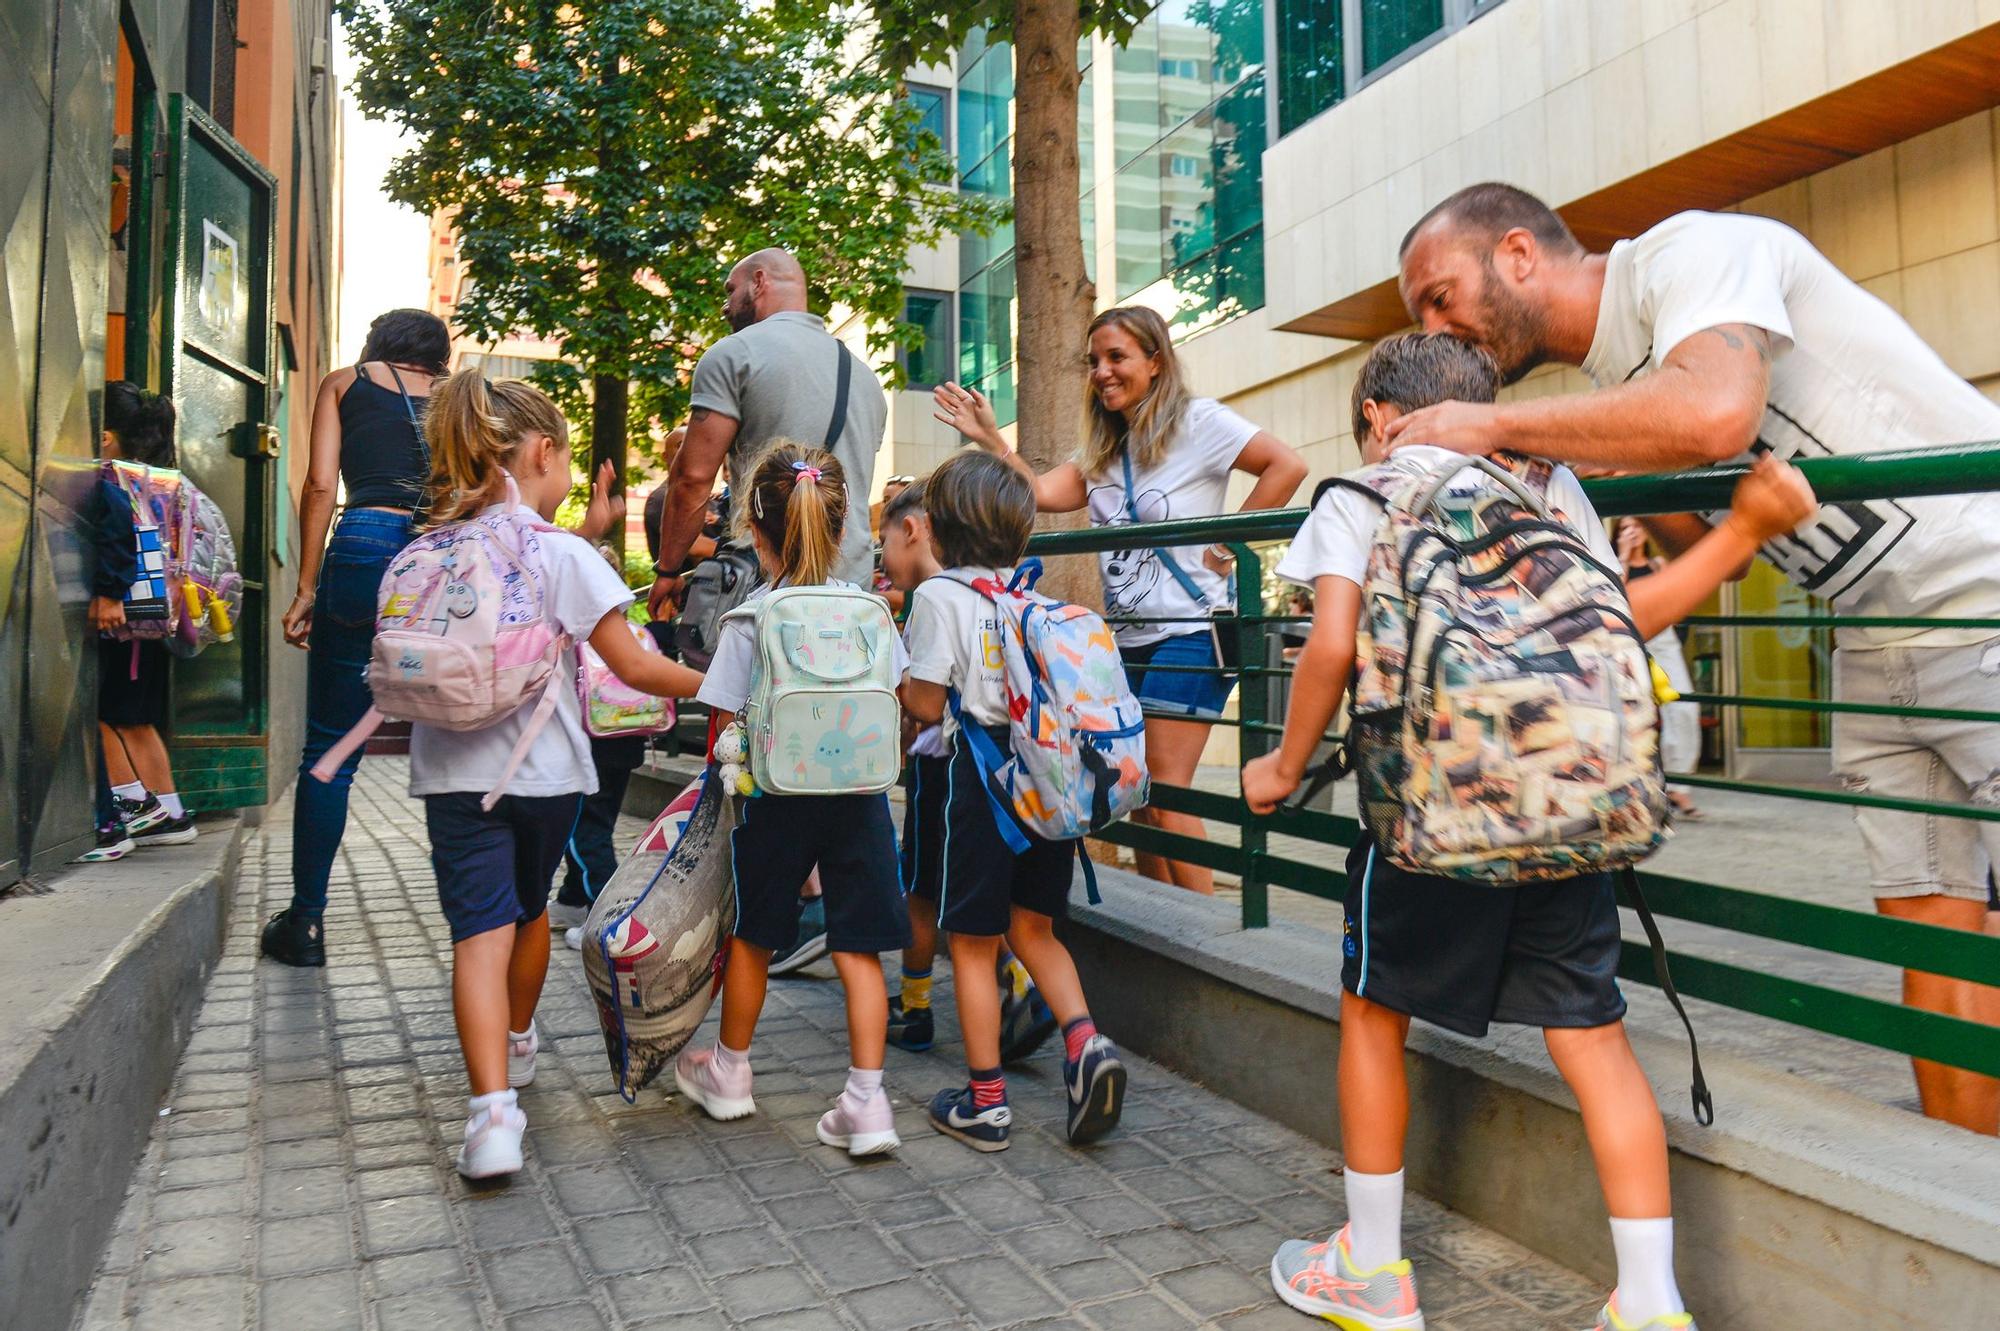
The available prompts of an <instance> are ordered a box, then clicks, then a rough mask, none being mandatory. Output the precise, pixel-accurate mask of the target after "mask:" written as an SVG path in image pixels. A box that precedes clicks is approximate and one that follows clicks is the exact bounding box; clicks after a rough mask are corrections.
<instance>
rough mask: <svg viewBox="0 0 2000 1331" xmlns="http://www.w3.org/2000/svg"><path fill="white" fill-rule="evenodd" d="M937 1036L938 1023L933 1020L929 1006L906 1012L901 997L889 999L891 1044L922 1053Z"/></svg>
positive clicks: (914, 1052) (915, 1052)
mask: <svg viewBox="0 0 2000 1331" xmlns="http://www.w3.org/2000/svg"><path fill="white" fill-rule="evenodd" d="M936 1038H937V1033H936V1025H935V1023H934V1022H932V1020H931V1010H930V1009H929V1008H927V1007H920V1008H918V1009H917V1010H916V1011H915V1012H905V1011H903V1000H902V999H901V998H900V997H899V998H892V999H890V1000H889V1043H890V1044H892V1045H895V1046H896V1048H898V1049H907V1050H909V1051H910V1052H911V1053H913V1054H921V1053H923V1052H924V1050H926V1049H929V1048H930V1047H931V1043H932V1041H933V1040H935V1039H936Z"/></svg>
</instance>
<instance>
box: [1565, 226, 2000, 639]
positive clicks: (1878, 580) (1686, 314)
mask: <svg viewBox="0 0 2000 1331" xmlns="http://www.w3.org/2000/svg"><path fill="white" fill-rule="evenodd" d="M1722 324H1750V325H1753V326H1755V327H1758V328H1762V329H1764V330H1765V331H1766V332H1768V333H1769V334H1770V335H1771V351H1772V355H1773V360H1772V364H1771V387H1770V395H1769V398H1768V400H1767V405H1766V407H1765V410H1764V419H1763V423H1762V424H1761V425H1760V426H1759V428H1758V431H1757V439H1758V442H1757V448H1758V450H1759V451H1763V450H1769V451H1771V452H1774V453H1776V454H1777V456H1779V457H1781V458H1812V457H1825V456H1828V455H1829V454H1840V455H1845V454H1854V453H1883V452H1890V451H1894V450H1898V449H1906V448H1927V447H1933V446H1936V445H1942V444H1963V443H1975V442H1979V441H1983V440H1988V439H2000V404H1996V403H1994V402H1992V401H1991V400H1989V399H1988V398H1987V397H1986V396H1985V395H1984V394H1982V393H1981V392H1980V391H1979V390H1978V389H1976V388H1974V387H1973V386H1972V385H1971V384H1969V383H1967V382H1966V381H1965V380H1964V379H1962V378H1960V377H1959V376H1958V375H1956V374H1954V373H1953V372H1952V370H1951V367H1949V366H1948V365H1946V364H1945V363H1944V361H1943V360H1942V359H1941V358H1940V357H1939V356H1938V354H1937V352H1935V351H1933V350H1932V349H1931V348H1930V346H1929V345H1927V344H1926V343H1925V342H1924V340H1923V339H1922V338H1920V337H1918V336H1917V334H1916V332H1915V331H1914V330H1912V329H1911V327H1910V326H1909V324H1907V323H1906V322H1904V320H1903V317H1902V316H1901V315H1899V314H1897V313H1896V312H1895V311H1894V310H1892V309H1891V308H1889V306H1887V305H1886V304H1884V303H1883V302H1882V301H1880V300H1878V299H1877V298H1876V297H1874V296H1872V295H1870V294H1869V293H1868V292H1867V291H1865V290H1863V289H1862V288H1861V287H1860V286H1858V285H1856V284H1855V283H1854V282H1852V281H1850V280H1849V279H1848V278H1847V277H1846V276H1845V275H1844V274H1842V273H1841V272H1840V270H1839V269H1837V268H1835V267H1834V266H1833V264H1832V263H1830V262H1829V261H1828V260H1827V258H1826V256H1825V255H1823V254H1821V253H1820V252H1819V251H1818V250H1816V249H1814V248H1813V247H1812V244H1811V243H1810V242H1809V241H1807V240H1806V238H1805V237H1804V236H1801V235H1800V234H1799V233H1798V232H1796V231H1794V230H1792V229H1791V228H1790V227H1788V226H1785V225H1784V224H1782V223H1780V222H1774V221H1771V220H1770V219H1768V218H1763V217H1748V216H1739V215H1736V214H1729V213H1699V212H1689V213H1681V214H1679V215H1677V216H1674V217H1670V218H1668V219H1667V220H1666V221H1664V222H1662V223H1660V224H1659V225H1658V226H1656V227H1654V228H1653V229H1652V230H1650V231H1647V232H1645V233H1644V234H1643V235H1641V236H1639V237H1638V238H1637V239H1634V240H1623V241H1620V242H1618V244H1616V245H1614V246H1613V247H1612V249H1611V253H1610V255H1609V256H1608V257H1607V260H1606V266H1605V273H1604V296H1603V299H1602V301H1601V302H1600V304H1599V306H1598V312H1597V333H1596V338H1595V340H1594V341H1593V342H1592V343H1591V347H1590V353H1589V355H1588V356H1587V357H1586V358H1585V359H1584V363H1583V368H1584V370H1585V372H1586V373H1588V374H1589V375H1590V377H1591V378H1592V379H1593V380H1594V381H1595V382H1596V383H1597V384H1599V385H1600V386H1606V385H1611V384H1619V383H1624V382H1626V381H1627V380H1629V379H1634V378H1637V377H1638V376H1640V375H1643V374H1650V373H1651V372H1652V371H1654V370H1656V369H1658V368H1659V367H1660V363H1661V362H1662V361H1663V360H1664V359H1665V358H1666V356H1667V353H1669V352H1670V351H1672V350H1673V349H1674V348H1675V347H1676V346H1678V345H1680V343H1681V342H1683V341H1685V340H1686V339H1687V338H1688V337H1690V336H1692V335H1694V334H1696V333H1699V332H1701V331H1702V330H1703V329H1706V328H1714V327H1717V326H1719V325H1722ZM1763 554H1764V556H1765V558H1767V559H1769V560H1770V561H1771V562H1772V563H1774V564H1776V565H1777V566H1778V567H1779V568H1781V569H1783V570H1784V571H1785V572H1786V573H1787V574H1788V575H1789V576H1790V577H1791V579H1792V580H1793V581H1794V582H1796V583H1797V584H1798V585H1799V586H1801V587H1803V588H1804V589H1805V590H1807V591H1809V592H1812V593H1813V594H1814V595H1817V596H1822V597H1825V598H1827V599H1829V600H1831V601H1833V602H1834V603H1835V605H1836V606H1837V607H1838V608H1839V609H1840V610H1841V611H1842V612H1843V613H1847V614H1858V615H1901V616H1910V615H1932V616H1946V617H1953V618H1958V617H1966V618H1982V617H1983V618H1991V617H1994V616H2000V495H1994V494H1968V495H1944V496H1937V497H1931V498H1921V499H1875V500H1869V501H1867V502H1865V503H1854V504H1838V505H1835V504H1829V505H1826V506H1824V507H1822V508H1821V509H1820V511H1819V514H1818V516H1817V517H1816V518H1814V519H1813V521H1812V522H1811V523H1809V524H1808V525H1807V526H1806V527H1805V528H1803V529H1802V530H1801V531H1800V532H1798V533H1797V534H1795V535H1791V536H1783V537H1779V538H1778V539H1777V540H1775V541H1771V542H1769V543H1767V544H1766V545H1765V546H1764V550H1763ZM1990 636H1992V635H1991V633H1990V631H1986V630H1978V629H1972V630H1953V629H1875V630H1869V629H1842V630H1841V631H1840V645H1841V646H1842V647H1846V648H1858V647H1882V646H1888V645H1890V644H1892V643H1909V644H1922V645H1931V646H1949V645H1953V644H1957V643H1967V642H1981V641H1984V640H1985V639H1986V638H1988V637H1990Z"/></svg>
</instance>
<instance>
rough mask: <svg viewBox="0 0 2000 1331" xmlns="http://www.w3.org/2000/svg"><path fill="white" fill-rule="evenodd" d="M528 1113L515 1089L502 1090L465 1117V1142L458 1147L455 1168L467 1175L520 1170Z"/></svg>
mask: <svg viewBox="0 0 2000 1331" xmlns="http://www.w3.org/2000/svg"><path fill="white" fill-rule="evenodd" d="M527 1131H528V1116H527V1115H526V1114H524V1113H522V1112H521V1107H520V1105H519V1103H518V1102H517V1100H516V1097H515V1095H514V1092H512V1091H502V1092H500V1093H499V1094H498V1095H496V1096H495V1097H494V1098H493V1100H492V1102H491V1103H489V1104H488V1105H487V1106H486V1107H485V1108H484V1109H481V1110H477V1111H475V1112H474V1113H473V1115H472V1116H471V1117H470V1118H468V1119H466V1120H465V1144H464V1145H463V1146H461V1147H459V1148H458V1172H459V1173H461V1174H463V1175H465V1177H467V1178H497V1177H499V1176H500V1175H502V1174H518V1173H520V1172H521V1138H522V1136H523V1135H525V1134H526V1133H527Z"/></svg>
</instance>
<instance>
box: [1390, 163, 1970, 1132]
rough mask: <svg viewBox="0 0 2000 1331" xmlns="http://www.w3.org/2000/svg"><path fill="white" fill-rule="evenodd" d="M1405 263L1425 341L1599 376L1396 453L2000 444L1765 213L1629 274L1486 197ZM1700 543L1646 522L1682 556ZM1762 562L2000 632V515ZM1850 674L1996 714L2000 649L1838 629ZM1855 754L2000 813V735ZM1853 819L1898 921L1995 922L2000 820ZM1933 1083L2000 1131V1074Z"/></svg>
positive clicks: (1507, 366) (1907, 526)
mask: <svg viewBox="0 0 2000 1331" xmlns="http://www.w3.org/2000/svg"><path fill="white" fill-rule="evenodd" d="M1402 255H1403V263H1402V292H1403V299H1404V303H1405V304H1406V305H1407V306H1408V307H1409V309H1410V311H1411V313H1412V314H1413V315H1415V316H1416V317H1417V319H1418V320H1419V321H1420V322H1421V323H1422V324H1423V326H1424V328H1425V329H1426V330H1429V331H1444V332H1451V333H1455V334H1457V335H1458V336H1461V337H1464V338H1466V339H1467V340H1469V341H1472V342H1476V343H1478V344H1479V345H1481V346H1483V347H1485V348H1486V349H1487V350H1488V351H1490V352H1491V353H1493V355H1494V358H1495V359H1496V360H1497V361H1498V362H1499V364H1500V368H1501V370H1502V372H1503V373H1504V374H1505V375H1506V376H1507V379H1508V380H1509V382H1512V381H1513V380H1516V379H1519V378H1520V377H1521V376H1522V375H1524V374H1526V373H1527V372H1528V371H1529V370H1531V369H1533V368H1535V367H1536V366H1537V365H1540V364H1543V363H1544V362H1551V361H1553V362H1558V363H1562V364H1569V365H1577V366H1581V367H1582V368H1583V369H1584V370H1585V371H1586V372H1587V373H1588V374H1589V375H1590V376H1591V378H1592V379H1593V380H1594V381H1595V382H1596V384H1597V385H1598V389H1597V391H1596V392H1592V393H1587V394H1573V395H1567V396H1559V397H1544V398H1536V399H1533V400H1529V401H1521V402H1507V403H1466V402H1447V403H1442V404H1439V405H1437V406H1433V407H1430V408H1428V409H1426V410H1423V411H1417V412H1412V413H1411V414H1409V415H1407V416H1404V417H1402V418H1401V419H1400V420H1398V421H1396V422H1395V423H1394V424H1393V425H1392V426H1391V427H1390V429H1389V431H1388V432H1387V437H1388V438H1389V440H1390V442H1391V443H1392V444H1394V443H1396V442H1397V441H1399V440H1401V441H1405V442H1415V441H1422V442H1423V443H1426V444H1441V445H1444V446H1446V447H1449V448H1452V449H1455V450H1457V451H1459V452H1470V453H1489V452H1492V451H1494V450H1496V449H1502V448H1507V449H1515V450H1518V451H1520V452H1524V453H1533V454H1537V455H1540V456H1543V457H1548V458H1552V459H1555V460H1558V461H1563V462H1573V463H1594V464H1601V465H1605V466H1610V467H1616V468H1621V469H1625V470H1632V471H1663V470H1670V469H1673V468H1678V467H1687V466H1694V465H1698V464H1703V463H1714V462H1724V461H1730V460H1734V459H1740V458H1743V457H1746V456H1750V455H1756V454H1762V453H1772V454H1775V455H1776V456H1778V457H1780V458H1785V459H1792V458H1811V457H1823V456H1828V455H1852V454H1860V453H1882V452H1890V451H1895V450H1900V449H1910V448H1922V447H1928V446H1935V445H1945V444H1961V443H1973V442H1980V441H1985V440H1992V439H2000V405H1996V404H1995V403H1993V402H1991V401H1989V400H1988V399H1987V398H1986V397H1985V396H1983V395H1982V394H1981V393H1980V392H1979V391H1978V390H1977V389H1975V388H1973V387H1972V386H1971V385H1970V384H1968V383H1967V382H1966V381H1965V380H1964V379H1962V378H1960V377H1959V376H1958V375H1956V374H1954V373H1953V372H1952V371H1951V369H1950V368H1949V367H1948V366H1947V365H1945V363H1944V361H1943V360H1942V359H1940V358H1939V356H1938V355H1937V353H1936V352H1935V351H1933V350H1932V349H1931V348H1930V347H1929V346H1927V345H1926V344H1925V343H1924V341H1923V340H1922V339H1921V338H1919V337H1918V336H1917V335H1916V333H1915V332H1914V331H1912V330H1911V328H1910V326H1909V325H1908V324H1907V323H1906V322H1904V320H1903V319H1902V317H1901V316H1900V315H1898V314H1897V313H1896V312H1895V311H1894V310H1893V309H1891V308H1890V307H1889V306H1887V305H1886V304H1884V303H1883V302H1882V301H1880V300H1878V299H1877V298H1876V297H1874V296H1872V295H1870V294H1869V293H1868V292H1867V291H1865V290H1863V289H1862V288H1861V287H1860V286H1858V285H1856V284H1855V283H1854V282H1852V281H1850V280H1849V279H1848V278H1847V277H1846V276H1844V275H1843V274H1842V273H1841V272H1840V271H1839V270H1838V269H1837V268H1835V267H1834V266H1833V264H1832V263H1830V262H1828V260H1827V259H1826V257H1825V256H1824V255H1822V254H1820V253H1819V251H1817V250H1816V249H1814V248H1813V247H1812V245H1811V244H1810V243H1809V242H1808V241H1807V240H1806V239H1805V238H1804V237H1803V236H1801V235H1799V233H1798V232H1796V231H1794V230H1792V229H1791V228H1790V227H1787V226H1784V225H1782V224H1781V223H1778V222H1774V221H1771V220H1769V219H1767V218H1762V217H1751V216H1742V215H1736V214H1719V213H1698V212H1689V213H1681V214H1679V215H1677V216H1675V217H1670V218H1668V219H1667V220H1666V221H1664V222H1662V223H1660V224H1659V225H1658V226H1656V227H1654V228H1652V229H1651V230H1650V231H1647V232H1646V233H1644V234H1643V235H1641V236H1639V237H1637V238H1635V239H1632V240H1625V241H1620V242H1619V243H1618V244H1617V245H1615V246H1614V247H1613V248H1612V250H1611V252H1610V253H1609V254H1588V253H1586V252H1585V251H1584V249H1583V247H1582V246H1581V245H1579V244H1578V243H1577V240H1576V238H1575V237H1574V236H1572V235H1571V234H1570V232H1569V229H1568V228H1567V227H1566V226H1565V225H1564V224H1563V222H1562V220H1561V219H1560V218H1559V217H1557V216H1556V214H1555V213H1554V212H1552V211H1551V210H1550V209H1549V208H1548V207H1547V206H1546V205H1544V204H1543V203H1542V202H1541V201H1540V200H1538V199H1536V198H1534V197H1533V196H1532V195H1529V194H1527V193H1525V192H1523V191H1521V190H1518V189H1515V188H1513V187H1512V186H1508V185H1499V184H1485V185H1474V186H1471V187H1469V188H1467V189H1464V190H1461V191H1459V192H1458V193H1457V194H1454V195H1452V196H1451V197H1450V198H1448V199H1446V200H1445V201H1444V202H1443V203H1440V204H1439V205H1438V206H1437V207H1435V208H1434V209H1432V210H1431V212H1430V213H1428V214H1427V215H1426V216H1425V217H1424V218H1423V219H1422V220H1420V221H1419V222H1418V223H1417V225H1416V226H1415V227H1413V228H1411V230H1410V233H1409V235H1408V236H1406V237H1405V238H1404V240H1403V248H1402ZM1702 523H1703V520H1702V519H1699V518H1694V517H1689V516H1683V517H1680V518H1672V519H1655V520H1649V522H1648V526H1649V527H1651V528H1652V529H1653V532H1654V534H1655V535H1656V536H1658V537H1659V538H1660V539H1661V540H1662V541H1663V542H1665V543H1666V544H1667V545H1668V546H1669V547H1670V548H1681V547H1684V546H1685V545H1686V544H1687V542H1688V541H1689V540H1690V539H1692V538H1693V537H1694V536H1695V535H1697V534H1698V533H1699V531H1700V529H1701V526H1702ZM1762 553H1763V554H1764V556H1765V557H1766V558H1767V559H1769V560H1770V561H1771V562H1772V563H1774V564H1776V565H1777V566H1778V567H1779V568H1781V569H1783V570H1784V571H1785V573H1786V574H1787V575H1789V576H1790V577H1791V578H1792V580H1793V581H1794V582H1796V583H1797V584H1798V585H1799V586H1800V587H1802V588H1804V589H1805V590H1807V591H1809V592H1811V593H1813V594H1814V595H1816V596H1820V597H1824V598H1826V599H1828V600H1830V601H1832V602H1833V603H1834V605H1835V606H1836V608H1837V609H1838V610H1839V611H1840V612H1841V613H1843V614H1849V615H1859V616H1883V617H1900V618H1911V617H1917V616H1922V617H1925V618H1949V619H1993V618H1997V617H2000V495H1995V494H1989V493H1980V494H1967V495H1950V496H1939V497H1930V498H1917V499H1901V500H1871V501H1868V502H1865V503H1850V504H1828V505H1826V506H1824V507H1822V508H1821V509H1820V511H1819V514H1818V516H1817V517H1816V518H1815V519H1814V520H1813V521H1812V522H1810V523H1808V524H1807V525H1806V526H1805V527H1803V528H1801V529H1800V530H1799V531H1798V532H1797V533H1795V534H1793V535H1792V536H1789V537H1781V538H1779V539H1777V540H1774V541H1772V542H1770V543H1768V544H1767V545H1765V546H1764V548H1763V551H1762ZM1834 680H1835V683H1834V692H1835V695H1836V697H1837V698H1839V699H1840V700H1841V701H1843V702H1862V703H1870V704H1877V705H1881V704H1894V705H1901V706H1922V707H1932V708H1948V709H1957V710H1970V711H1987V710H1991V708H1992V706H1993V700H1994V698H1995V696H1996V693H2000V634H1996V633H1995V632H1994V631H1993V630H1991V629H1956V628H1926V627H1922V626H1905V627H1886V628H1873V629H1866V628H1862V629H1842V630H1840V633H1839V637H1838V649H1837V651H1836V652H1835V656H1834ZM1834 760H1835V765H1836V767H1837V768H1838V770H1839V772H1840V775H1841V778H1842V780H1843V781H1844V782H1845V784H1846V785H1847V788H1848V789H1849V790H1852V791H1855V792H1857V793H1866V794H1870V795H1875V796H1890V797H1895V798H1902V799H1913V800H1929V801H1942V802H1947V803H1952V802H1956V803H1966V804H1976V805H1980V806H1983V807H1987V808H1993V807H2000V725H1994V724H1990V723H1985V722H1965V721H1957V722H1954V721H1937V720H1915V719H1905V718H1900V717H1892V716H1881V715H1866V714H1857V715H1839V716H1836V717H1835V718H1834ZM1855 816H1856V820H1857V822H1858V823H1859V825H1860V828H1861V832H1862V836H1863V840H1864V841H1865V843H1866V845H1867V848H1868V855H1869V860H1870V865H1871V868H1872V872H1873V879H1874V892H1875V897H1876V908H1877V909H1878V910H1879V911H1880V912H1881V913H1882V914H1885V915H1890V916H1895V917H1898V918H1902V919H1914V920H1920V921H1923V922H1926V923H1930V924H1937V925H1944V926H1948V927H1952V928H1959V929H1967V930H1979V929H1982V928H1985V927H1986V925H1987V911H1986V900H1987V886H1986V883H1987V870H1988V866H1989V864H1990V863H1991V862H1992V861H1993V860H1995V859H2000V824H1995V823H1992V822H1976V821H1973V820H1969V819H1958V818H1949V817H1933V816H1930V815H1919V814H1911V813H1901V812H1891V811H1889V810H1885V809H1870V808H1857V809H1856V810H1855ZM1904 995H1905V999H1906V1001H1908V1002H1909V1003H1911V1004H1912V1005H1913V1006H1916V1007H1920V1008H1926V1009H1929V1010H1931V1011H1935V1012H1943V1013H1948V1014H1950V1015H1952V1016H1956V1017H1961V1018H1967V1019H1971V1020H1976V1021H1982V1022H1986V1023H1988V1024H2000V990H1996V989H1990V988H1987V987H1985V986H1981V985H1976V984H1973V983H1971V982H1969V981H1963V980H1957V979H1952V978H1948V977H1944V976H1938V975H1932V974H1928V973H1923V972H1917V971H1911V972H1907V973H1906V977H1905V988H1904ZM1916 1073H1917V1085H1918V1090H1919V1093H1920V1095H1921V1098H1922V1100H1923V1105H1924V1111H1925V1112H1926V1113H1927V1114H1930V1115H1931V1116H1933V1117H1937V1118H1943V1119H1947V1120H1949V1121H1951V1122H1954V1123H1958V1124H1960V1125H1962V1126H1965V1127H1969V1128H1972V1129H1973V1130H1975V1131H1980V1132H1985V1133H1989V1134H1990V1133H1994V1132H1996V1131H2000V1080H1995V1079H1993V1078H1990V1077H1982V1076H1978V1075H1976V1074H1974V1073H1970V1072H1965V1071H1962V1070H1958V1069H1952V1068H1946V1067H1942V1066H1939V1065H1936V1064H1930V1063H1924V1062H1918V1063H1917V1065H1916Z"/></svg>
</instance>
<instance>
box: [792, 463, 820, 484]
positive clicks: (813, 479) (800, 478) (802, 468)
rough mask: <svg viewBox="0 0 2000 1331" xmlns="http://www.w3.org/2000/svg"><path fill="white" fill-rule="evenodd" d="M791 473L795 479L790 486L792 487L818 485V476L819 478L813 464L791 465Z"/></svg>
mask: <svg viewBox="0 0 2000 1331" xmlns="http://www.w3.org/2000/svg"><path fill="white" fill-rule="evenodd" d="M792 471H793V473H794V474H795V475H796V477H797V479H796V480H794V481H793V482H792V484H794V485H808V484H811V485H817V484H819V476H820V471H819V468H818V467H815V466H813V464H812V463H810V462H794V463H793V464H792Z"/></svg>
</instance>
